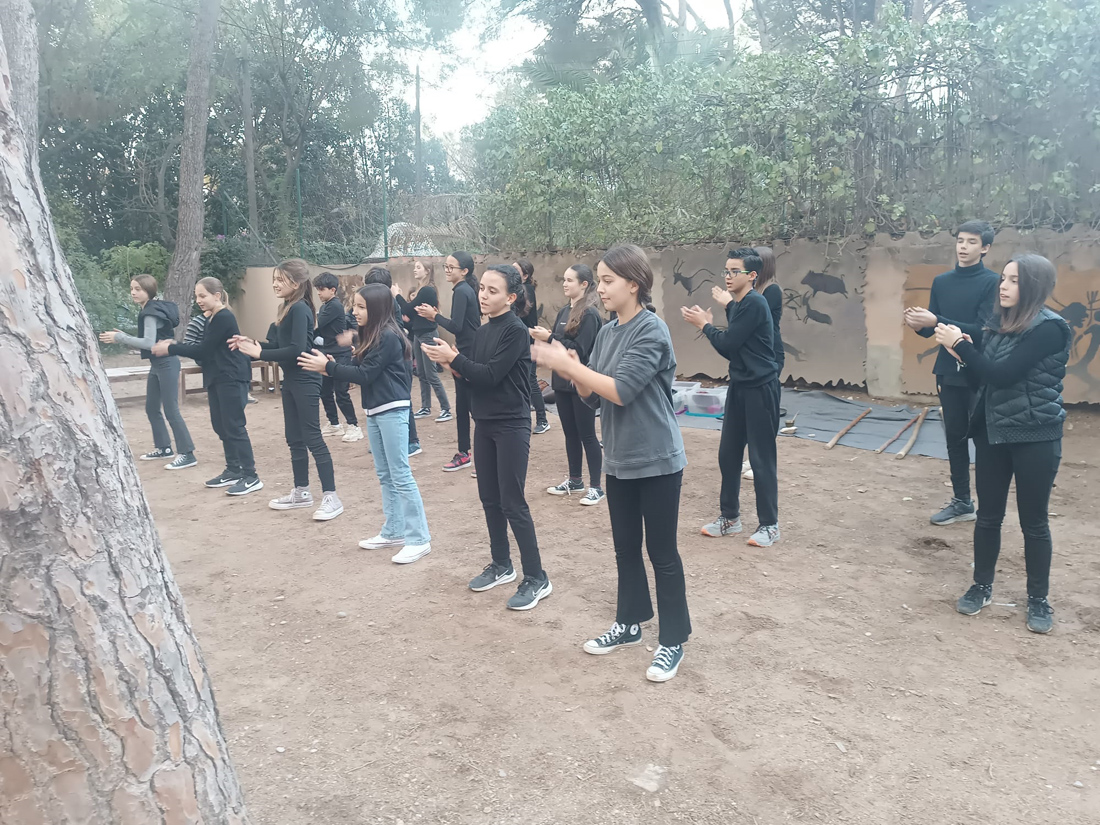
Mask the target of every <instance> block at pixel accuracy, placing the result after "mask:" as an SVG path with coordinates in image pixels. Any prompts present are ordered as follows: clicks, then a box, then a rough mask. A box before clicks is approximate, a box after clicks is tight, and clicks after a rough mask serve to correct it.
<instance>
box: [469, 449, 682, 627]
mask: <svg viewBox="0 0 1100 825" xmlns="http://www.w3.org/2000/svg"><path fill="white" fill-rule="evenodd" d="M478 477H479V478H480V474H479V475H478ZM683 479H684V473H683V471H682V470H681V471H680V472H678V473H672V474H671V475H667V476H651V477H649V478H616V477H615V476H613V475H609V476H608V477H607V512H608V515H609V516H610V517H611V538H612V540H613V541H614V543H615V566H616V567H617V568H618V571H619V600H618V607H617V608H616V611H615V621H617V622H618V623H619V624H625V625H626V626H627V627H629V626H630V625H632V624H641V623H642V622H647V621H649V620H650V619H652V618H653V602H652V601H651V600H650V598H649V582H648V581H647V580H646V574H645V562H643V561H642V537H643V525H644V528H645V530H644V536H645V547H646V552H647V553H649V561H650V563H651V564H652V565H653V579H654V582H655V584H656V585H657V612H658V613H659V614H660V622H661V627H660V635H659V637H658V638H659V640H660V642H661V644H663V645H665V646H666V647H675V646H676V645H679V644H683V643H684V642H686V641H687V640H688V636H690V635H691V617H690V616H689V615H688V606H687V590H686V587H685V583H684V564H683V562H682V561H681V560H680V551H679V550H678V549H677V547H676V524H677V521H678V520H679V517H680V486H681V484H682V482H683Z"/></svg>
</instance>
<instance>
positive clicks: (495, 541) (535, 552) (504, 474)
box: [474, 419, 544, 578]
mask: <svg viewBox="0 0 1100 825" xmlns="http://www.w3.org/2000/svg"><path fill="white" fill-rule="evenodd" d="M530 453H531V421H530V419H528V420H523V419H520V420H518V421H478V422H477V427H476V428H475V429H474V468H475V469H476V470H477V492H478V495H479V496H480V497H481V506H482V507H483V508H484V510H485V524H486V525H487V526H488V528H489V549H490V551H491V552H492V554H493V561H495V562H496V563H497V564H504V565H510V564H511V558H510V552H509V549H508V525H511V526H512V534H513V535H514V536H515V537H516V544H517V545H519V555H520V563H521V564H522V565H523V575H524V576H532V577H534V578H543V577H544V573H543V570H542V559H541V558H540V556H539V544H538V539H536V537H535V523H534V521H533V520H532V519H531V509H530V508H529V507H528V506H527V500H526V499H525V498H524V496H523V489H524V487H525V486H526V484H527V459H528V458H529V456H530Z"/></svg>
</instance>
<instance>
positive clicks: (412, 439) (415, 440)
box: [405, 360, 435, 446]
mask: <svg viewBox="0 0 1100 825" xmlns="http://www.w3.org/2000/svg"><path fill="white" fill-rule="evenodd" d="M405 366H406V367H407V368H408V372H409V388H410V393H411V391H412V377H413V362H412V361H411V360H410V361H406V362H405ZM432 366H433V367H434V366H435V364H434V363H433V364H432ZM409 404H410V405H411V404H412V402H411V401H410V402H409ZM419 443H420V436H418V435H417V434H416V417H415V416H413V414H412V410H409V445H410V446H411V445H413V444H419Z"/></svg>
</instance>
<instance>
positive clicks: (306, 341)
mask: <svg viewBox="0 0 1100 825" xmlns="http://www.w3.org/2000/svg"><path fill="white" fill-rule="evenodd" d="M313 347H314V344H313V310H311V309H310V308H309V304H307V303H306V302H305V301H296V302H295V303H293V304H291V306H290V307H289V308H288V309H287V311H286V315H284V316H283V320H281V321H279V323H278V324H277V325H276V326H275V337H274V340H272V337H271V332H270V330H269V331H268V340H267V341H264V342H262V343H261V344H260V348H261V350H262V352H261V353H260V358H262V359H263V360H265V361H277V362H278V364H279V367H280V368H281V369H282V371H283V376H284V377H285V379H286V380H287V381H312V380H314V379H316V380H317V381H320V380H321V376H319V375H317V373H315V372H307V371H306V370H303V369H302V368H301V367H299V366H298V356H299V355H301V354H302V353H303V352H312V351H313Z"/></svg>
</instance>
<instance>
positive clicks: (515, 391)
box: [451, 312, 531, 423]
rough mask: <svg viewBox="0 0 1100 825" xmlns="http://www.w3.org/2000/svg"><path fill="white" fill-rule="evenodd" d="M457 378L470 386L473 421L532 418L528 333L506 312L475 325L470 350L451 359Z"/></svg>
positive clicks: (521, 323)
mask: <svg viewBox="0 0 1100 825" xmlns="http://www.w3.org/2000/svg"><path fill="white" fill-rule="evenodd" d="M451 369H452V370H454V372H456V373H457V374H458V376H457V377H456V379H455V380H456V381H465V382H466V383H467V384H468V385H469V386H470V413H471V414H472V415H473V417H474V420H475V421H488V420H494V421H501V420H504V421H507V420H523V421H527V422H528V423H530V420H531V408H530V404H531V376H530V372H531V334H530V333H529V332H528V331H527V327H526V326H525V325H524V323H523V321H522V320H520V317H519V316H518V315H516V314H515V313H514V312H505V313H504V314H503V315H498V316H497V317H496V318H490V319H489V323H487V324H484V325H482V326H480V327H478V330H477V333H476V334H475V335H474V341H473V344H472V345H471V347H470V351H469V353H468V354H467V353H461V352H460V353H459V354H458V356H457V357H456V358H455V360H454V361H452V362H451Z"/></svg>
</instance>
